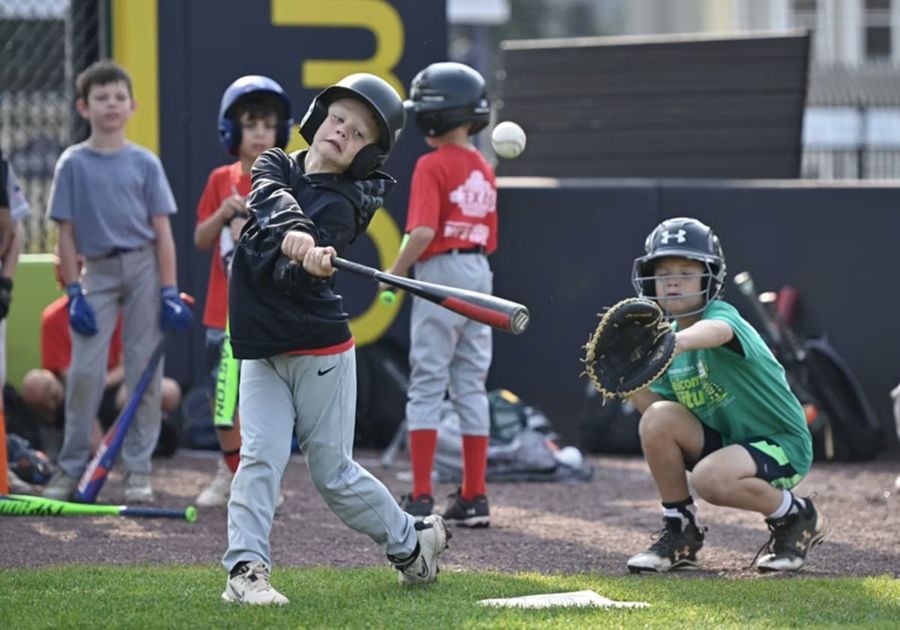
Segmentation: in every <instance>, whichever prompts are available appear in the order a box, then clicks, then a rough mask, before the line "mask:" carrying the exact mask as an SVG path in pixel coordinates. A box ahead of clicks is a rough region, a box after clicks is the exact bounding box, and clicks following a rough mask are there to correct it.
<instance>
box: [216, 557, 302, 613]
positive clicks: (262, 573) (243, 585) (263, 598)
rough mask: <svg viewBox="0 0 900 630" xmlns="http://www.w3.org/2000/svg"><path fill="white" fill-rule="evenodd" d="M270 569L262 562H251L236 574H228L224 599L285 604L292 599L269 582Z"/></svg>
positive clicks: (233, 601) (241, 602) (267, 604)
mask: <svg viewBox="0 0 900 630" xmlns="http://www.w3.org/2000/svg"><path fill="white" fill-rule="evenodd" d="M269 577H270V576H269V570H268V569H267V568H266V565H264V564H263V563H262V562H250V563H247V564H245V565H244V566H243V567H241V570H240V572H239V573H238V574H237V575H235V576H233V577H232V576H231V575H229V576H228V581H227V582H226V583H225V592H223V593H222V600H223V601H226V602H232V603H237V604H251V605H256V606H269V605H275V606H284V605H285V604H289V603H290V600H289V599H288V598H287V597H285V596H284V595H282V594H281V593H279V592H278V591H276V590H275V589H274V588H272V585H271V584H269Z"/></svg>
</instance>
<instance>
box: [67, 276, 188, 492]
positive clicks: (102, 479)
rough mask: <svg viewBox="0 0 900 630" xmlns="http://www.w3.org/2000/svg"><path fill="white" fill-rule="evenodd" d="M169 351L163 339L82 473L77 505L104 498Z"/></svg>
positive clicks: (184, 297) (185, 295)
mask: <svg viewBox="0 0 900 630" xmlns="http://www.w3.org/2000/svg"><path fill="white" fill-rule="evenodd" d="M180 297H181V299H182V300H184V301H185V302H186V303H187V304H189V305H190V304H193V303H194V298H193V297H191V296H190V295H188V294H187V293H181V294H180ZM165 349H166V337H165V336H163V338H162V339H160V340H159V343H158V344H157V345H156V348H155V349H154V350H153V354H152V355H150V360H149V361H147V367H145V368H144V372H143V373H142V374H141V378H140V380H138V382H137V385H135V388H134V391H133V392H132V394H131V398H129V400H128V404H127V405H125V407H124V408H123V409H122V411H120V412H119V415H118V416H117V417H116V421H115V422H114V423H113V425H112V426H111V427H109V430H107V432H106V434H105V435H104V436H103V440H101V441H100V445H99V446H98V447H97V452H96V453H94V456H93V457H92V458H91V461H90V462H89V463H88V465H87V468H85V469H84V473H82V475H81V479H79V481H78V486H77V487H76V488H75V492H74V493H73V495H72V498H74V499H75V500H76V501H78V502H80V503H93V502H94V501H96V500H97V495H98V494H100V490H101V489H102V488H103V484H104V483H106V479H107V478H108V477H109V471H110V470H112V467H113V464H114V463H115V461H116V457H118V456H119V452H120V451H121V450H122V444H123V443H124V442H125V435H126V434H127V433H128V429H129V428H130V427H131V422H132V421H133V420H134V414H135V412H136V411H137V408H138V407H139V406H140V404H141V399H142V398H143V397H144V392H145V391H146V390H147V386H148V385H149V384H150V379H152V378H153V376H154V374H155V373H156V368H157V366H158V365H159V362H160V361H161V360H162V356H163V353H164V352H165Z"/></svg>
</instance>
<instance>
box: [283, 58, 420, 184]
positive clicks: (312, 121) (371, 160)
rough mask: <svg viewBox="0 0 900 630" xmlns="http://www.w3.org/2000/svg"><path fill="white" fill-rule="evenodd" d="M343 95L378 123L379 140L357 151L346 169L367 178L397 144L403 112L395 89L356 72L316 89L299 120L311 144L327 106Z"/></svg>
mask: <svg viewBox="0 0 900 630" xmlns="http://www.w3.org/2000/svg"><path fill="white" fill-rule="evenodd" d="M342 98H352V99H354V100H357V101H359V102H361V103H362V104H363V105H365V106H366V107H368V108H369V109H370V110H371V111H372V113H373V115H374V116H375V120H376V122H377V123H378V130H379V133H378V141H377V142H375V143H373V144H370V145H367V146H365V147H363V148H362V149H360V150H359V153H357V154H356V157H355V158H354V159H353V162H352V163H351V164H350V168H349V169H348V171H349V172H350V173H351V174H352V175H353V177H355V178H356V179H362V178H364V177H367V176H368V175H370V174H371V173H373V172H374V171H375V170H377V169H378V168H379V167H380V166H381V165H382V164H383V163H384V161H385V160H386V159H387V158H388V155H390V152H391V149H393V148H394V145H396V144H397V140H398V139H399V138H400V133H401V132H402V131H403V126H404V125H405V124H406V111H405V110H404V108H403V101H402V100H401V98H400V95H399V94H397V91H396V90H395V89H394V88H393V87H391V85H390V84H389V83H388V82H387V81H385V80H384V79H382V78H380V77H377V76H375V75H374V74H368V73H365V72H359V73H357V74H351V75H349V76H347V77H344V78H343V79H341V80H340V81H338V82H337V83H336V84H334V85H332V86H330V87H327V88H325V89H324V90H322V91H321V92H319V93H318V94H317V95H316V97H315V98H314V99H313V101H312V103H310V105H309V109H308V110H307V111H306V114H305V115H304V116H303V120H302V121H300V135H301V136H303V139H304V140H306V142H308V143H309V144H310V145H312V142H313V138H315V135H316V132H317V131H318V130H319V127H320V126H321V125H322V123H323V122H324V121H325V117H326V116H328V106H329V105H331V103H333V102H334V101H337V100H340V99H342Z"/></svg>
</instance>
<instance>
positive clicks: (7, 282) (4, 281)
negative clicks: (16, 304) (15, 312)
mask: <svg viewBox="0 0 900 630" xmlns="http://www.w3.org/2000/svg"><path fill="white" fill-rule="evenodd" d="M12 288H13V281H12V278H0V322H2V321H3V320H4V319H6V316H7V315H8V314H9V303H10V302H12Z"/></svg>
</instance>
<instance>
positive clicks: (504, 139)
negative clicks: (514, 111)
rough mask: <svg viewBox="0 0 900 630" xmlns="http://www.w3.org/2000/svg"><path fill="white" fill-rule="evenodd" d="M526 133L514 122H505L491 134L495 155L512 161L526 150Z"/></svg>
mask: <svg viewBox="0 0 900 630" xmlns="http://www.w3.org/2000/svg"><path fill="white" fill-rule="evenodd" d="M525 141H526V138H525V131H524V130H523V129H522V128H521V127H520V126H519V125H517V124H516V123H514V122H512V121H509V120H507V121H504V122H502V123H500V124H499V125H497V126H496V127H494V130H493V131H492V132H491V146H492V147H494V153H496V154H497V155H499V156H500V157H502V158H506V159H508V160H511V159H513V158H517V157H519V155H520V154H521V153H522V151H524V150H525Z"/></svg>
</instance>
